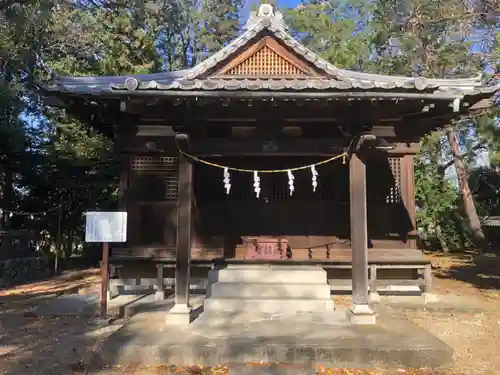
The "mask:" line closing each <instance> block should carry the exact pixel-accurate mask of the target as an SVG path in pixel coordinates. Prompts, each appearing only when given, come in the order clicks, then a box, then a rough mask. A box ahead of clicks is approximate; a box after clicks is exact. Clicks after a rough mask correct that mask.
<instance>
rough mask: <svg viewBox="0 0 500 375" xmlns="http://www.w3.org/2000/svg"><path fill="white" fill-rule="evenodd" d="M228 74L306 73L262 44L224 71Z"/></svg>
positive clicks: (270, 74) (278, 74) (297, 74)
mask: <svg viewBox="0 0 500 375" xmlns="http://www.w3.org/2000/svg"><path fill="white" fill-rule="evenodd" d="M225 74H228V75H239V76H241V75H250V76H251V75H266V76H305V75H306V74H305V73H304V72H303V71H302V70H301V69H299V68H298V67H297V66H295V65H294V64H292V63H290V62H289V61H287V60H286V59H285V58H283V57H282V56H280V55H279V54H278V53H276V52H275V51H274V50H273V49H272V48H270V47H268V46H264V47H262V48H261V49H259V50H258V51H257V52H255V53H254V54H253V55H251V56H250V57H249V58H247V59H246V60H244V61H242V62H241V63H239V64H238V65H236V66H235V67H233V68H231V69H229V70H228V71H226V72H225Z"/></svg>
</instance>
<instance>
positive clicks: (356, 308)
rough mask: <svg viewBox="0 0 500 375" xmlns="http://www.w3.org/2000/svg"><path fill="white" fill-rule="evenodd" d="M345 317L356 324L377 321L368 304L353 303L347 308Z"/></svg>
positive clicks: (369, 323) (367, 323)
mask: <svg viewBox="0 0 500 375" xmlns="http://www.w3.org/2000/svg"><path fill="white" fill-rule="evenodd" d="M347 317H348V319H349V321H350V322H351V323H352V324H356V325H371V324H375V323H376V322H377V319H376V316H375V313H374V312H373V310H372V309H371V308H370V306H368V305H353V306H352V307H351V308H350V309H349V310H347Z"/></svg>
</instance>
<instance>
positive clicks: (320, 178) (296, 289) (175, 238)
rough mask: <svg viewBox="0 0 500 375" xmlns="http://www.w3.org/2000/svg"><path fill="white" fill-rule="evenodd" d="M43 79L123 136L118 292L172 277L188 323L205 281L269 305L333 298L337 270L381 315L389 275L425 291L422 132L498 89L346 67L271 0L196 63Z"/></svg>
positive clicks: (77, 111) (82, 112)
mask: <svg viewBox="0 0 500 375" xmlns="http://www.w3.org/2000/svg"><path fill="white" fill-rule="evenodd" d="M40 88H41V91H42V93H43V95H44V96H45V97H47V98H48V99H49V100H51V103H53V104H54V105H58V106H62V107H64V108H66V110H67V112H69V113H71V114H72V115H74V116H75V117H76V118H78V119H79V120H81V121H82V122H84V123H86V124H89V125H91V126H94V127H95V128H97V129H99V130H100V131H101V132H103V133H104V134H106V135H108V136H109V137H113V138H114V142H115V147H116V152H117V153H118V155H119V157H120V160H121V165H122V169H121V175H120V185H119V192H120V195H119V207H117V209H118V210H121V211H126V212H128V232H127V242H126V243H124V244H112V250H111V257H110V262H111V264H112V265H113V268H114V269H115V270H116V276H115V278H114V279H112V280H111V284H110V285H111V290H112V291H113V293H114V294H116V293H117V292H118V291H119V290H120V288H125V287H126V286H130V285H136V284H143V285H151V286H152V287H153V288H154V289H155V290H156V294H157V296H158V298H159V299H161V298H164V297H163V296H164V289H165V288H166V283H167V282H168V281H169V280H170V281H172V280H174V281H175V301H176V306H175V308H174V311H173V312H172V314H171V315H172V316H173V318H172V321H173V322H177V323H178V322H182V321H184V322H190V319H191V318H190V317H189V315H190V305H189V289H190V285H191V287H193V284H196V283H197V282H198V281H199V282H202V283H203V282H205V283H206V284H207V285H206V287H207V298H206V300H205V310H211V309H212V310H220V311H232V310H234V309H237V308H255V309H256V310H259V309H261V310H262V311H264V312H275V311H279V310H280V309H285V310H286V309H288V310H290V309H292V310H294V311H295V310H297V311H302V310H304V311H311V310H313V309H316V308H318V309H327V310H328V309H333V302H328V300H330V301H331V297H330V285H332V283H333V284H335V283H337V285H341V286H342V285H343V286H345V288H347V289H348V290H351V288H352V296H353V306H352V308H351V314H352V321H353V322H355V323H370V322H371V323H373V322H374V319H375V318H374V315H373V312H372V310H371V309H370V306H369V305H370V302H371V301H370V296H369V294H371V295H372V296H371V297H372V300H376V297H377V295H378V289H379V286H380V287H381V286H382V285H384V282H385V283H387V280H407V281H411V282H414V283H415V284H416V285H417V284H418V285H420V284H419V283H421V282H420V278H421V273H423V275H424V280H425V283H424V285H423V286H422V288H423V292H425V293H429V292H430V288H431V281H432V280H431V273H430V264H429V263H428V262H426V261H425V260H424V257H423V253H422V251H421V250H419V249H418V248H417V242H416V240H417V231H416V227H415V188H414V157H415V155H416V154H417V153H418V152H419V140H420V139H421V137H422V136H424V135H425V134H426V133H429V132H430V131H432V130H435V129H438V128H440V127H444V126H446V125H447V124H449V123H450V122H451V121H452V120H454V119H457V118H459V116H462V115H464V114H467V113H469V112H470V111H471V110H474V108H475V106H477V104H478V103H480V102H484V100H489V99H490V98H491V97H492V95H493V94H494V93H495V92H496V91H497V90H498V88H499V87H498V86H488V85H486V84H485V83H484V82H483V81H482V78H481V77H480V76H478V77H473V78H465V79H462V78H461V79H430V78H424V77H402V76H390V75H379V74H368V73H362V72H357V71H350V70H345V69H339V68H337V67H335V66H334V65H332V64H330V63H329V62H327V61H325V60H323V59H322V58H321V57H319V56H318V55H317V54H315V53H314V52H312V51H310V50H309V49H308V48H306V47H305V46H303V45H302V44H301V43H299V42H298V41H296V40H295V39H294V38H293V37H292V36H290V34H289V33H288V32H287V27H286V25H285V23H284V20H283V16H282V14H281V13H280V12H277V11H275V10H274V9H273V7H272V6H270V5H268V4H264V5H261V6H260V8H259V10H258V11H257V12H252V14H251V15H250V18H249V20H248V21H247V23H246V25H245V26H244V29H243V31H242V34H241V35H240V36H238V37H237V38H236V39H234V40H233V41H232V42H231V43H229V44H228V45H227V46H225V47H224V48H222V49H221V50H220V51H219V52H217V53H215V54H214V55H212V56H210V57H208V58H207V59H206V60H204V61H203V62H201V63H199V64H198V65H196V66H195V67H193V68H190V69H185V70H178V71H172V72H165V73H155V74H144V75H130V76H115V77H61V76H57V75H55V76H54V78H53V80H52V81H51V82H50V83H48V84H43V85H41V87H40ZM89 209H92V208H89ZM210 275H215V276H214V277H215V279H213V278H212V276H210ZM277 286H279V288H280V289H277ZM325 286H326V289H325ZM273 288H274V289H273ZM315 288H316V289H315ZM325 290H326V291H325ZM282 291H285V292H286V293H284V292H282ZM315 291H318V292H317V293H316V292H315ZM308 293H309V294H308ZM311 293H312V294H311ZM235 300H238V301H239V304H236V303H235V302H234V301H235ZM297 301H299V302H297Z"/></svg>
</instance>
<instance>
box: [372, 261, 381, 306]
mask: <svg viewBox="0 0 500 375" xmlns="http://www.w3.org/2000/svg"><path fill="white" fill-rule="evenodd" d="M370 302H372V303H373V302H380V294H378V287H377V265H376V264H370Z"/></svg>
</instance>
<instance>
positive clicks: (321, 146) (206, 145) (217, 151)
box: [192, 138, 350, 157]
mask: <svg viewBox="0 0 500 375" xmlns="http://www.w3.org/2000/svg"><path fill="white" fill-rule="evenodd" d="M349 142H350V139H348V138H340V139H339V138H332V139H328V138H323V139H320V138H311V139H307V138H291V139H277V140H275V139H272V138H270V139H255V138H253V139H217V138H206V139H193V140H192V153H193V154H194V155H198V156H205V157H209V156H231V155H255V156H269V155H287V154H289V155H319V156H320V155H330V156H331V155H333V154H336V153H342V152H344V149H345V148H346V147H347V146H348V145H349Z"/></svg>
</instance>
